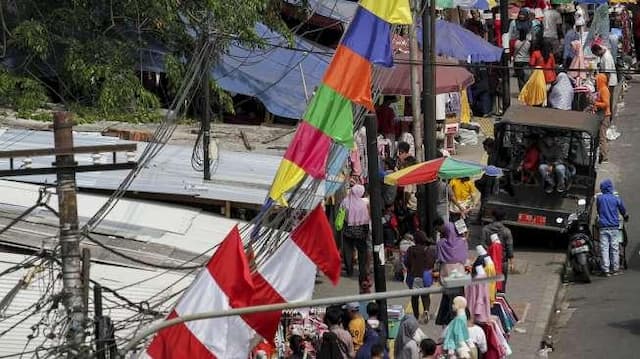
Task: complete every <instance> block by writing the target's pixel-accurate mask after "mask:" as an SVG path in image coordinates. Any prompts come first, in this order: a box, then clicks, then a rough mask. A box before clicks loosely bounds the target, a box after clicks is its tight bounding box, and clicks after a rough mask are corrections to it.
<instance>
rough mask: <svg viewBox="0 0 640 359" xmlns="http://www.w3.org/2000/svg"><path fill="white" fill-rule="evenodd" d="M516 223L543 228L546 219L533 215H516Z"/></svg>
mask: <svg viewBox="0 0 640 359" xmlns="http://www.w3.org/2000/svg"><path fill="white" fill-rule="evenodd" d="M518 222H520V223H527V224H535V225H538V226H544V225H546V224H547V217H545V216H535V215H533V214H527V213H518Z"/></svg>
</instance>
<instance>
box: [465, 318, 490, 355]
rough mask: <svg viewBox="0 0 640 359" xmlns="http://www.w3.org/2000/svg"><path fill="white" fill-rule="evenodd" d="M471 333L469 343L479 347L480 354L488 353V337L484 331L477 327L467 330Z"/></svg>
mask: <svg viewBox="0 0 640 359" xmlns="http://www.w3.org/2000/svg"><path fill="white" fill-rule="evenodd" d="M467 329H468V331H469V341H471V342H472V343H473V344H475V346H476V347H478V350H479V351H480V353H483V354H484V353H486V352H487V336H486V335H484V331H483V330H482V328H480V327H479V326H477V325H474V326H472V327H469V328H467Z"/></svg>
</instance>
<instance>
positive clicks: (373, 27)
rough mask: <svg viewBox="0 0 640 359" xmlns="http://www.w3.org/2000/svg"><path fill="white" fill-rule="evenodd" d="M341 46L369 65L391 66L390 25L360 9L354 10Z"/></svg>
mask: <svg viewBox="0 0 640 359" xmlns="http://www.w3.org/2000/svg"><path fill="white" fill-rule="evenodd" d="M341 45H342V46H345V47H348V48H350V49H351V50H352V51H353V52H355V53H357V54H358V55H360V56H362V58H363V59H364V60H366V61H368V62H369V63H372V64H376V65H381V66H385V67H391V66H393V52H392V51H391V24H389V23H388V22H386V21H384V20H382V19H380V18H379V17H377V16H376V15H374V14H372V13H371V12H369V11H367V10H366V9H364V8H362V7H359V8H358V10H356V14H355V16H354V17H353V21H352V22H351V25H349V29H348V30H347V33H346V34H345V35H344V38H343V39H342V42H341ZM336 55H337V53H336ZM334 59H335V57H334ZM334 61H335V60H334Z"/></svg>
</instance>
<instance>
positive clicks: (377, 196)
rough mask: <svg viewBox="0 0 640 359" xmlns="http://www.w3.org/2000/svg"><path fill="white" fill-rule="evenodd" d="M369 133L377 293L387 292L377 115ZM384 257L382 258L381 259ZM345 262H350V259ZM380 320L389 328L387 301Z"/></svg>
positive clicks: (370, 118)
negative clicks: (383, 259) (383, 261)
mask: <svg viewBox="0 0 640 359" xmlns="http://www.w3.org/2000/svg"><path fill="white" fill-rule="evenodd" d="M364 124H365V128H366V131H367V162H368V165H367V169H368V174H369V212H370V216H371V242H372V244H373V246H372V247H373V253H372V254H373V280H374V285H375V290H376V292H386V291H387V280H386V271H385V266H384V263H382V259H381V258H384V238H383V234H382V213H383V208H382V190H381V185H382V178H380V160H379V158H378V123H377V119H376V116H375V115H367V116H365V119H364ZM381 256H382V257H381ZM345 260H349V259H348V258H347V259H345ZM377 302H378V308H379V309H380V311H379V314H378V315H379V318H378V319H379V320H380V322H382V323H383V325H384V327H385V328H387V333H388V328H389V321H388V320H387V300H386V299H384V298H381V299H378V300H377Z"/></svg>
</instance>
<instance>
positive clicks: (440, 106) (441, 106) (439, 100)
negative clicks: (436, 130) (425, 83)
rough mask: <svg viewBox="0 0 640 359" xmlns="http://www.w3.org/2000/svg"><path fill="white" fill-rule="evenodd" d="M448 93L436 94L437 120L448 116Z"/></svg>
mask: <svg viewBox="0 0 640 359" xmlns="http://www.w3.org/2000/svg"><path fill="white" fill-rule="evenodd" d="M447 97H448V96H447V94H446V93H443V94H438V95H436V120H444V119H445V118H446V117H447Z"/></svg>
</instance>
